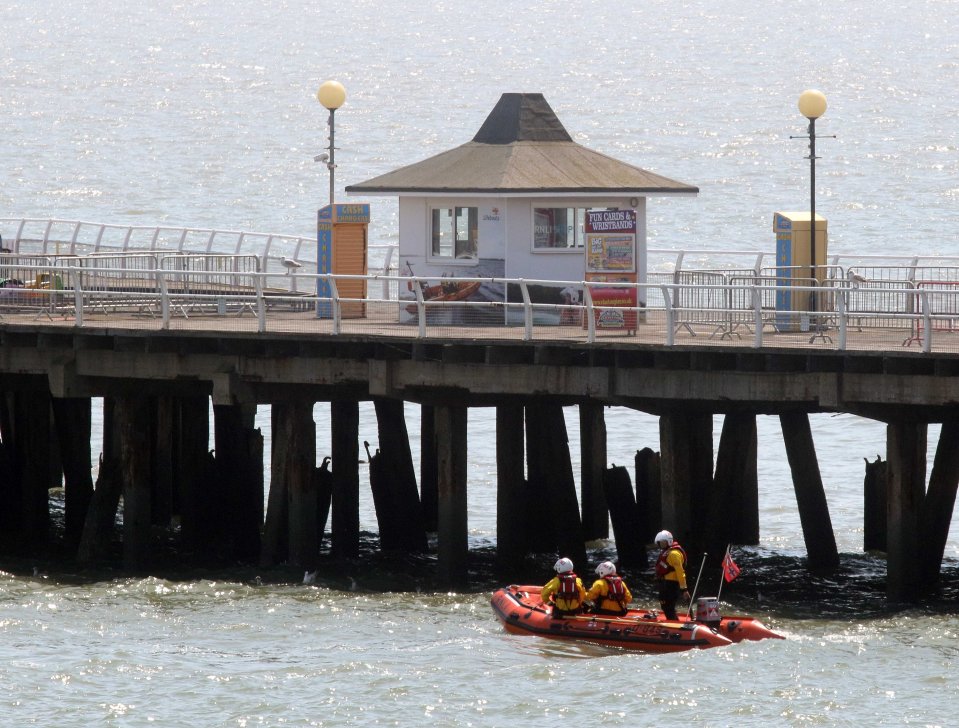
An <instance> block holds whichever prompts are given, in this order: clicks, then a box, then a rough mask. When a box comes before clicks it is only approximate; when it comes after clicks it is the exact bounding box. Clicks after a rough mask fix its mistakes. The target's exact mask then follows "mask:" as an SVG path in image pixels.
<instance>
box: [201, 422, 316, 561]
mask: <svg viewBox="0 0 959 728" xmlns="http://www.w3.org/2000/svg"><path fill="white" fill-rule="evenodd" d="M255 417H256V406H255V405H252V404H222V405H221V404H215V403H214V405H213V431H214V440H215V442H214V447H215V448H216V473H217V478H216V480H217V487H216V488H215V489H214V491H213V492H214V493H215V494H216V498H217V500H218V501H219V506H218V510H217V514H218V516H217V517H216V519H215V522H216V524H217V526H216V529H215V530H217V531H218V532H219V533H220V534H221V535H222V538H223V540H222V546H223V547H225V551H224V549H221V552H222V553H223V555H224V556H226V557H228V558H230V559H236V560H240V561H248V562H249V561H255V560H256V559H257V558H258V557H259V554H260V531H261V529H262V527H263V438H262V435H261V434H260V432H259V430H255V429H254V428H253V425H254V419H255ZM311 421H312V420H311Z"/></svg>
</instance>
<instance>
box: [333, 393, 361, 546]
mask: <svg viewBox="0 0 959 728" xmlns="http://www.w3.org/2000/svg"><path fill="white" fill-rule="evenodd" d="M330 439H331V452H332V465H333V498H332V505H331V511H332V513H331V516H332V529H331V530H332V538H331V546H332V549H333V553H334V555H336V556H337V557H339V558H344V559H348V558H353V557H355V556H358V555H359V553H360V470H359V466H358V463H359V456H360V407H359V403H358V402H357V401H356V400H355V399H335V400H333V401H332V402H330Z"/></svg>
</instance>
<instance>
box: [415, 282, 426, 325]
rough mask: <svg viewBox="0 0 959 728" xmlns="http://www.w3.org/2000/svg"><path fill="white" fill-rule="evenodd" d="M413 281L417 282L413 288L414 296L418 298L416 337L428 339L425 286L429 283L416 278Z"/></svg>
mask: <svg viewBox="0 0 959 728" xmlns="http://www.w3.org/2000/svg"><path fill="white" fill-rule="evenodd" d="M413 280H414V281H415V282H416V285H414V286H413V294H414V295H415V296H416V324H417V331H416V335H417V336H418V337H419V338H421V339H425V338H426V300H425V299H424V298H423V286H424V285H425V284H426V283H427V281H421V280H420V279H419V278H416V277H414V278H413Z"/></svg>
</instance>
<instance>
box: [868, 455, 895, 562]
mask: <svg viewBox="0 0 959 728" xmlns="http://www.w3.org/2000/svg"><path fill="white" fill-rule="evenodd" d="M888 477H889V463H887V462H885V461H884V460H883V459H882V458H881V457H878V456H877V457H876V461H875V462H872V463H871V462H869V461H868V460H866V475H865V477H864V478H863V483H862V488H863V493H862V505H863V511H862V531H863V533H862V549H863V551H885V550H886V531H887V530H888V529H887V526H886V491H887V489H888V486H887V485H886V480H887V478H888Z"/></svg>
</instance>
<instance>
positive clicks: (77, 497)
mask: <svg viewBox="0 0 959 728" xmlns="http://www.w3.org/2000/svg"><path fill="white" fill-rule="evenodd" d="M53 421H54V425H55V427H56V431H57V438H58V439H59V441H60V458H61V460H62V461H63V480H64V511H65V513H64V520H65V523H64V527H65V533H64V539H65V540H66V543H67V545H68V546H69V547H70V548H71V549H75V548H76V547H77V546H78V545H79V544H80V537H81V536H82V535H83V523H84V521H85V520H86V517H87V508H88V507H89V506H90V500H91V499H92V498H93V476H92V474H91V470H90V465H91V461H90V456H91V452H90V437H91V427H92V407H91V402H90V398H89V397H65V398H58V397H54V398H53Z"/></svg>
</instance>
